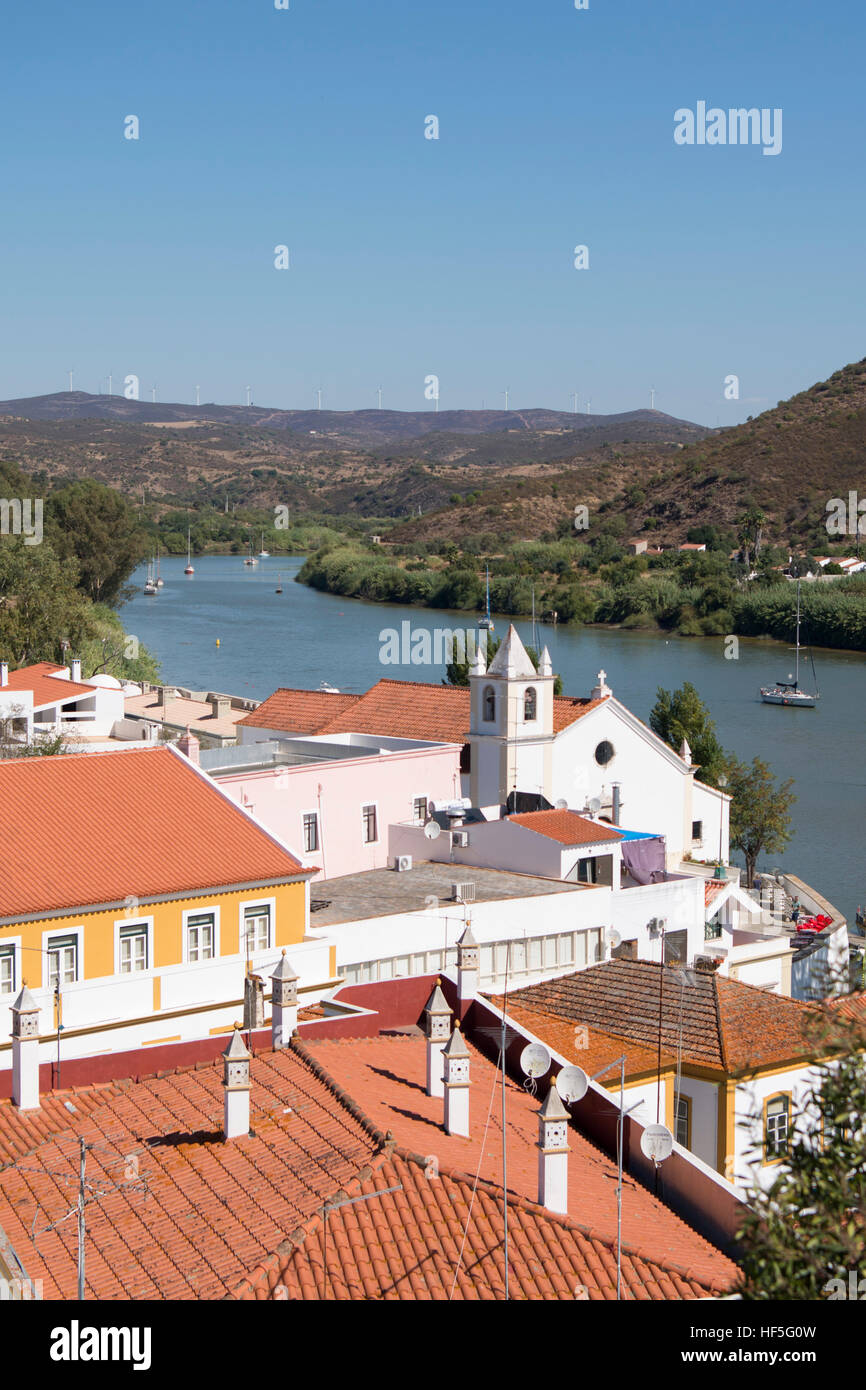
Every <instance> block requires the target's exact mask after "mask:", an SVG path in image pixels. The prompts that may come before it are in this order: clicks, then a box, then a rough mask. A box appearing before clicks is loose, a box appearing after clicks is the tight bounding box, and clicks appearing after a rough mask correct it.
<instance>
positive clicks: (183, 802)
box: [0, 748, 307, 918]
mask: <svg viewBox="0 0 866 1390" xmlns="http://www.w3.org/2000/svg"><path fill="white" fill-rule="evenodd" d="M0 844H2V845H3V847H4V848H3V854H2V856H0V918H4V917H15V916H16V915H19V914H24V913H41V912H51V911H56V910H59V909H62V908H76V907H85V906H90V905H91V904H99V903H109V902H123V901H124V900H125V899H126V897H127V896H129V895H133V896H135V897H137V898H141V899H145V898H149V897H155V896H157V895H158V894H160V893H174V892H180V891H183V890H189V891H193V890H195V889H206V888H212V887H215V886H218V885H220V886H221V885H228V884H232V883H247V882H258V881H267V880H274V879H285V878H290V877H293V876H295V875H300V874H304V873H305V872H307V871H306V870H304V868H303V866H302V865H301V864H300V863H299V861H298V860H297V859H295V858H294V857H293V855H291V854H289V852H288V851H287V850H285V849H283V848H282V847H281V846H280V845H279V844H278V843H277V842H276V841H275V840H274V839H273V838H272V837H271V836H270V835H269V834H268V833H267V831H265V830H264V829H262V827H261V826H259V825H257V824H256V822H255V821H253V820H252V819H251V818H250V817H249V815H247V814H246V812H244V811H242V810H240V809H239V808H238V807H237V806H235V805H234V804H233V803H232V802H231V801H230V800H229V799H228V798H227V797H226V796H224V795H223V794H222V793H221V792H220V791H219V790H218V789H217V788H216V787H215V786H214V785H213V784H212V783H211V782H210V781H209V780H208V779H207V778H206V777H205V776H203V775H202V774H201V773H199V772H198V771H196V770H195V769H194V768H193V767H192V766H191V764H190V763H188V762H187V760H186V759H185V758H184V757H183V756H182V755H181V754H178V753H175V752H173V751H172V750H171V749H169V748H149V749H133V750H129V751H128V752H127V753H126V754H125V755H124V756H123V757H122V758H121V757H117V756H116V755H115V754H113V753H77V754H76V755H75V757H68V756H60V757H52V758H17V759H11V760H9V761H8V762H0ZM40 844H41V845H45V846H48V847H50V852H48V853H45V854H34V852H33V847H34V845H40ZM94 846H98V847H99V852H98V853H94Z"/></svg>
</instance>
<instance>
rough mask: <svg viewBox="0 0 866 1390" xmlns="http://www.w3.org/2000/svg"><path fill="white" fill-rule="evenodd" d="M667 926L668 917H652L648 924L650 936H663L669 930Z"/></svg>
mask: <svg viewBox="0 0 866 1390" xmlns="http://www.w3.org/2000/svg"><path fill="white" fill-rule="evenodd" d="M667 925H668V919H667V917H651V918H650V919H649V922H648V923H647V926H648V927H649V934H650V936H661V934H662V932H663V931H666V930H667Z"/></svg>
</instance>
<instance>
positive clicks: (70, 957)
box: [48, 936, 78, 989]
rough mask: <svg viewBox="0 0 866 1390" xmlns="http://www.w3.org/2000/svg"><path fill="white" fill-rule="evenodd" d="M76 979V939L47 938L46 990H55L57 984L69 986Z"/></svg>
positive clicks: (75, 937)
mask: <svg viewBox="0 0 866 1390" xmlns="http://www.w3.org/2000/svg"><path fill="white" fill-rule="evenodd" d="M77 978H78V937H77V936H53V937H49V938H48V988H49V989H56V988H57V985H58V983H59V984H60V985H61V987H62V986H63V985H71V984H72V983H73V982H74V981H75V980H77Z"/></svg>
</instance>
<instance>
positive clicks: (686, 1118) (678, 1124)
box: [674, 1096, 692, 1149]
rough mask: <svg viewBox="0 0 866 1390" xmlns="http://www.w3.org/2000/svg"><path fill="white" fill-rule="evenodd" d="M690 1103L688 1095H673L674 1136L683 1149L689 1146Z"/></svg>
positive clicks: (690, 1132)
mask: <svg viewBox="0 0 866 1390" xmlns="http://www.w3.org/2000/svg"><path fill="white" fill-rule="evenodd" d="M691 1137H692V1103H691V1101H690V1100H689V1098H688V1096H675V1097H674V1138H675V1139H676V1141H677V1143H678V1144H682V1146H683V1148H684V1149H690V1148H691Z"/></svg>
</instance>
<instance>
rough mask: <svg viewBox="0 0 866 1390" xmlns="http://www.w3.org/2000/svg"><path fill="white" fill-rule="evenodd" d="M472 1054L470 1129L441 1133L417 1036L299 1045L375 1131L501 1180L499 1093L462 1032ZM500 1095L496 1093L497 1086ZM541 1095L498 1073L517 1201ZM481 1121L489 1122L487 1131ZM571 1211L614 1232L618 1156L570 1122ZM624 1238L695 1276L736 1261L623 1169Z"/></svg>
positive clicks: (523, 1189) (721, 1274)
mask: <svg viewBox="0 0 866 1390" xmlns="http://www.w3.org/2000/svg"><path fill="white" fill-rule="evenodd" d="M466 1042H467V1046H468V1047H469V1052H470V1056H471V1062H470V1077H471V1089H470V1129H471V1134H472V1137H471V1138H468V1139H467V1138H462V1137H460V1136H458V1135H449V1134H446V1133H445V1132H444V1130H443V1128H442V1115H443V1101H442V1099H441V1098H439V1097H435V1096H428V1095H427V1093H426V1089H425V1085H426V1080H425V1078H426V1043H425V1041H424V1038H423V1037H421V1036H417V1037H409V1036H401V1037H397V1036H380V1037H377V1038H363V1039H361V1038H359V1039H352V1040H351V1041H348V1040H347V1041H345V1042H335V1041H326V1040H316V1041H313V1040H312V1039H311V1040H309V1041H307V1042H306V1047H307V1048H308V1050H309V1052H310V1053H311V1054H312V1055H313V1056H314V1058H315V1060H316V1061H317V1062H318V1063H320V1065H321V1066H322V1067H323V1068H324V1069H325V1071H326V1072H327V1073H329V1074H330V1075H331V1076H332V1077H333V1078H334V1079H335V1080H336V1081H337V1082H338V1083H339V1085H341V1086H342V1087H344V1088H345V1090H346V1091H347V1092H348V1093H349V1094H350V1095H352V1096H354V1097H356V1098H357V1100H358V1102H359V1103H360V1104H361V1105H362V1106H363V1108H364V1111H365V1113H366V1114H367V1115H368V1116H369V1117H370V1119H371V1120H372V1121H373V1123H374V1124H375V1125H376V1126H378V1128H379V1129H380V1130H384V1131H387V1130H391V1131H392V1132H393V1134H394V1136H395V1138H396V1140H397V1142H398V1144H400V1145H401V1147H404V1148H411V1149H412V1150H414V1151H415V1152H416V1153H418V1154H421V1155H429V1154H433V1155H435V1156H436V1158H437V1160H438V1162H439V1165H440V1169H447V1170H449V1171H452V1170H456V1171H459V1172H464V1173H473V1174H474V1173H475V1172H476V1171H478V1170H479V1163H481V1162H482V1138H484V1144H483V1163H482V1166H481V1169H480V1171H481V1175H482V1177H483V1178H485V1179H487V1180H488V1181H499V1180H500V1178H501V1174H502V1129H501V1108H500V1101H499V1100H498V1099H496V1103H495V1104H493V1101H494V1086H497V1087H498V1086H500V1085H501V1080H500V1081H497V1075H498V1073H497V1069H496V1067H495V1066H494V1065H493V1064H492V1063H491V1062H489V1061H488V1060H487V1058H486V1057H484V1056H483V1054H482V1053H480V1052H479V1051H478V1049H477V1048H476V1047H475V1046H474V1045H473V1043H472V1041H471V1039H470V1038H469V1037H467V1038H466ZM497 1094H498V1092H497ZM538 1109H539V1102H538V1100H537V1099H535V1098H534V1097H532V1096H530V1095H528V1094H527V1092H526V1091H525V1090H524V1089H523V1087H522V1086H519V1085H517V1083H516V1082H513V1081H511V1080H510V1079H509V1080H508V1081H507V1082H506V1117H507V1123H508V1156H507V1159H508V1188H509V1192H510V1193H512V1194H514V1196H516V1197H517V1198H518V1199H519V1200H522V1201H529V1202H531V1203H533V1204H534V1203H535V1199H536V1197H537V1195H538V1188H537V1182H538V1149H537V1147H536V1141H537V1137H538ZM485 1125H486V1126H487V1129H486V1135H485ZM569 1147H570V1157H569V1165H568V1210H569V1218H570V1219H571V1220H572V1221H573V1222H576V1223H578V1224H579V1225H580V1226H582V1227H584V1228H586V1229H587V1230H590V1229H591V1231H592V1234H593V1236H595V1237H597V1238H598V1239H599V1240H601V1241H603V1242H608V1243H609V1242H611V1241H615V1240H616V1163H615V1162H614V1161H613V1160H612V1159H610V1158H608V1157H607V1155H606V1154H604V1153H602V1151H601V1150H600V1149H597V1148H596V1147H595V1145H594V1144H592V1143H591V1142H590V1141H589V1140H588V1139H587V1138H586V1137H585V1136H584V1135H582V1134H581V1133H579V1132H578V1131H577V1130H576V1129H575V1128H574V1126H572V1128H571V1131H570V1134H569ZM623 1241H624V1242H625V1243H626V1244H628V1245H629V1246H632V1247H633V1248H634V1249H636V1250H640V1251H642V1252H643V1254H644V1257H645V1258H646V1259H648V1260H661V1259H670V1260H672V1261H673V1262H674V1263H676V1264H678V1265H681V1266H682V1267H683V1268H684V1269H688V1270H689V1271H690V1277H691V1278H693V1279H695V1280H698V1281H700V1282H704V1283H706V1282H708V1281H710V1280H712V1279H714V1278H719V1279H722V1280H726V1279H733V1277H734V1276H735V1274H736V1270H735V1266H734V1265H733V1264H732V1262H731V1261H730V1260H729V1259H728V1258H727V1257H726V1256H725V1255H723V1254H721V1253H720V1251H718V1250H717V1249H716V1248H715V1246H713V1245H711V1244H710V1243H709V1241H707V1240H705V1239H704V1237H703V1236H700V1235H698V1233H697V1232H696V1231H694V1230H693V1229H692V1228H691V1227H690V1226H688V1225H687V1224H686V1223H685V1222H684V1221H683V1220H682V1219H681V1218H680V1217H679V1216H677V1215H676V1214H675V1213H674V1212H672V1211H671V1210H670V1209H669V1208H668V1207H666V1206H664V1205H663V1203H662V1202H660V1201H658V1200H657V1199H656V1198H655V1197H654V1196H653V1195H652V1194H651V1193H650V1192H648V1191H647V1190H646V1188H644V1187H642V1186H641V1185H640V1184H639V1183H636V1182H635V1181H634V1179H632V1178H629V1177H626V1179H625V1188H624V1198H623Z"/></svg>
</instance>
